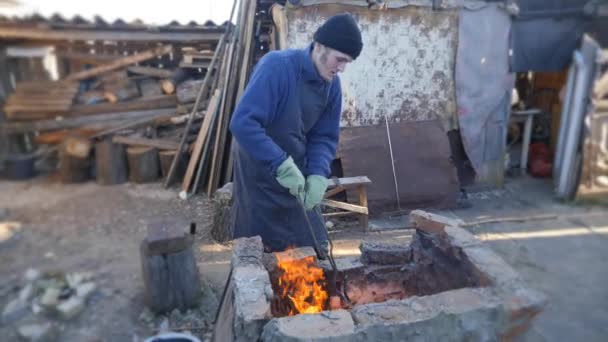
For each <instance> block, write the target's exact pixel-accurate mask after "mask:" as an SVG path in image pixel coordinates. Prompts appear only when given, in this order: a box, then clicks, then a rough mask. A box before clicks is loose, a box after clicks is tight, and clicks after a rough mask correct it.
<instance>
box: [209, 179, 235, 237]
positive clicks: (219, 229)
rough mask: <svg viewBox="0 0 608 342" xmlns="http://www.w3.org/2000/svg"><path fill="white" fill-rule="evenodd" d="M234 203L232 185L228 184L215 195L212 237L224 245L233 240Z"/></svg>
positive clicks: (213, 199) (213, 198) (213, 200)
mask: <svg viewBox="0 0 608 342" xmlns="http://www.w3.org/2000/svg"><path fill="white" fill-rule="evenodd" d="M232 202H233V201H232V183H226V185H224V186H223V187H221V188H220V189H218V190H217V191H216V192H215V193H214V194H213V197H212V203H213V225H212V226H211V237H212V238H213V239H214V240H215V241H217V242H220V243H224V242H227V241H230V240H232V230H231V227H230V211H231V208H232Z"/></svg>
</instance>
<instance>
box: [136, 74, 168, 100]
mask: <svg viewBox="0 0 608 342" xmlns="http://www.w3.org/2000/svg"><path fill="white" fill-rule="evenodd" d="M137 86H138V87H139V93H140V94H141V96H142V97H144V98H148V97H158V96H162V95H163V91H162V89H161V87H160V83H159V82H158V81H157V80H155V79H153V78H144V79H142V80H139V81H138V82H137Z"/></svg>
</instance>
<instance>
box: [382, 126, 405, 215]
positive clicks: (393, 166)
mask: <svg viewBox="0 0 608 342" xmlns="http://www.w3.org/2000/svg"><path fill="white" fill-rule="evenodd" d="M384 123H386V136H387V138H388V150H389V152H390V154H391V166H392V168H393V180H394V181H395V196H396V197H397V209H399V210H401V201H400V200H399V184H398V183H397V172H395V158H394V156H393V144H392V143H391V132H390V130H389V128H388V118H387V117H386V115H384Z"/></svg>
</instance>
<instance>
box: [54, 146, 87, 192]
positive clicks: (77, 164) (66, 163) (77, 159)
mask: <svg viewBox="0 0 608 342" xmlns="http://www.w3.org/2000/svg"><path fill="white" fill-rule="evenodd" d="M70 138H74V137H70ZM87 141H88V139H87ZM88 147H89V149H88V151H87V153H86V154H84V153H78V154H79V155H74V153H73V152H74V151H73V149H74V146H73V142H70V141H67V140H66V141H65V142H64V143H63V144H62V145H61V147H60V149H59V178H60V179H61V182H62V183H80V182H85V181H87V180H88V179H89V178H90V177H91V172H90V171H91V158H90V157H89V154H90V147H91V144H90V142H89V145H88ZM80 152H83V151H80Z"/></svg>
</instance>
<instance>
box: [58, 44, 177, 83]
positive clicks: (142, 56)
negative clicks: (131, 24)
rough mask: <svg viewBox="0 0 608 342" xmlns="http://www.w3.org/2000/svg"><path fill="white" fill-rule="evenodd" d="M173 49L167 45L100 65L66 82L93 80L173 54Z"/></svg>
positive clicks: (69, 76)
mask: <svg viewBox="0 0 608 342" xmlns="http://www.w3.org/2000/svg"><path fill="white" fill-rule="evenodd" d="M172 49H173V47H172V46H171V45H165V46H161V47H157V48H155V49H152V50H148V51H145V52H141V53H138V54H135V55H132V56H127V57H123V58H120V59H118V60H116V61H113V62H111V63H108V64H104V65H100V66H97V67H95V68H92V69H89V70H83V71H79V72H76V73H73V74H70V75H68V76H67V77H66V78H65V79H66V80H71V81H82V80H86V79H87V78H91V77H94V76H97V75H101V74H103V73H105V72H108V71H112V70H116V69H119V68H122V67H126V66H128V65H131V64H135V63H138V62H143V61H145V60H148V59H151V58H154V57H156V56H159V55H164V54H167V53H169V52H171V50H172Z"/></svg>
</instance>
